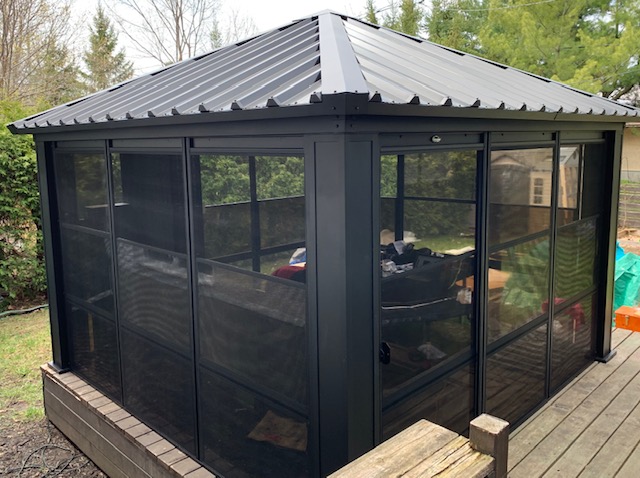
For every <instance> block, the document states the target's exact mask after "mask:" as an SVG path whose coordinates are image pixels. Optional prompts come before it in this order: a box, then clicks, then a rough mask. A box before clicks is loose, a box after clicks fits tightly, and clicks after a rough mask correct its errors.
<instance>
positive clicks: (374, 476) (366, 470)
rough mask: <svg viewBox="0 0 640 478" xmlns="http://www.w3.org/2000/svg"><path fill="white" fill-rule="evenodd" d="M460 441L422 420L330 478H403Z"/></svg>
mask: <svg viewBox="0 0 640 478" xmlns="http://www.w3.org/2000/svg"><path fill="white" fill-rule="evenodd" d="M456 438H458V435H457V434H456V433H454V432H452V431H450V430H447V429H446V428H443V427H440V426H438V425H435V424H433V423H430V422H427V421H426V420H420V421H419V422H416V423H415V424H413V425H412V426H410V427H409V428H407V429H405V430H403V431H402V432H400V433H398V434H397V435H395V436H394V437H393V438H390V439H389V440H387V441H385V442H383V443H381V444H380V445H378V446H377V447H376V448H374V449H373V450H371V451H370V452H369V453H366V454H365V455H363V456H361V457H360V458H358V459H357V460H355V461H353V462H351V463H349V464H348V465H347V466H345V467H344V468H342V469H340V470H338V471H337V472H335V473H333V474H331V475H329V476H330V478H387V477H390V476H402V475H403V474H404V473H406V472H408V471H409V470H411V469H412V468H413V467H415V466H417V465H418V464H419V463H421V462H422V461H423V460H424V459H425V457H429V456H431V455H433V454H435V453H436V452H437V451H438V450H440V449H441V448H443V447H446V446H447V445H448V444H449V443H451V442H452V441H454V440H455V439H456Z"/></svg>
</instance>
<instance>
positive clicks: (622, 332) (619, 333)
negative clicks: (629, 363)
mask: <svg viewBox="0 0 640 478" xmlns="http://www.w3.org/2000/svg"><path fill="white" fill-rule="evenodd" d="M632 333H633V332H632V331H631V330H626V329H619V328H617V327H616V328H615V329H613V330H612V331H611V348H612V349H616V348H618V346H619V345H620V344H621V343H622V342H624V340H625V339H627V338H628V337H629V336H630V335H631V334H632Z"/></svg>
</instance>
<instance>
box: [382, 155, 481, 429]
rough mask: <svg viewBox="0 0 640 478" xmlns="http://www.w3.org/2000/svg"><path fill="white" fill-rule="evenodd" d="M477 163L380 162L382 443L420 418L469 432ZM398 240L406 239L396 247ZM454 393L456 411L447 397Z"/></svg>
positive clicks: (458, 158)
mask: <svg viewBox="0 0 640 478" xmlns="http://www.w3.org/2000/svg"><path fill="white" fill-rule="evenodd" d="M476 158H477V152H476V151H459V152H458V151H443V152H424V153H411V154H405V155H402V154H398V155H393V156H392V155H387V156H383V157H382V158H381V164H380V167H381V183H380V194H381V207H380V217H381V231H380V244H381V264H380V265H381V276H382V277H381V288H380V306H381V307H380V323H381V337H382V341H383V342H384V344H385V346H386V347H388V350H389V357H390V360H389V363H386V364H382V365H381V366H380V375H381V377H380V378H381V386H382V397H383V403H382V407H383V414H382V420H383V430H382V433H383V436H384V437H385V438H387V437H389V436H391V435H394V434H395V433H397V432H398V431H400V430H402V429H403V428H405V427H406V426H408V425H410V424H411V423H413V422H415V421H416V420H417V419H419V418H427V419H429V420H433V421H435V422H436V423H439V424H441V425H444V426H446V427H449V428H452V429H455V430H458V431H461V432H462V431H464V430H466V429H467V427H468V421H469V420H468V418H469V416H470V415H471V413H472V411H473V400H472V399H473V390H474V385H473V380H472V379H471V378H470V376H471V370H472V369H473V367H472V365H471V364H472V362H473V360H474V353H475V351H474V347H473V340H472V337H473V335H474V333H475V332H474V330H475V327H474V320H473V300H474V294H473V291H474V275H475V263H476V262H475V253H474V250H475V221H476V218H475V194H476V187H475V177H476V163H477V159H476ZM403 171H404V174H402V172H403ZM394 182H395V183H394ZM396 195H397V198H393V196H396ZM408 197H410V198H408ZM417 198H420V199H417ZM451 199H456V200H459V201H452V200H451ZM398 219H400V220H398ZM396 238H403V241H399V242H396V243H395V244H394V243H393V242H394V240H395V239H396ZM449 394H451V395H449ZM454 396H455V397H457V398H458V399H459V401H456V404H455V406H453V405H452V402H451V401H448V397H451V399H452V400H455V399H454V398H453V397H454ZM445 402H446V403H448V405H447V406H443V403H445Z"/></svg>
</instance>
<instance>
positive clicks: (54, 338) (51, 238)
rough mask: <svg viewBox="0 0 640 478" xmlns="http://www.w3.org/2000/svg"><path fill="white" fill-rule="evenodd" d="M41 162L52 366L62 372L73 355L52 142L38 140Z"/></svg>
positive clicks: (40, 174)
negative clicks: (62, 289) (64, 292)
mask: <svg viewBox="0 0 640 478" xmlns="http://www.w3.org/2000/svg"><path fill="white" fill-rule="evenodd" d="M36 153H37V161H38V187H39V188H40V214H41V224H42V236H43V242H44V261H45V267H46V273H47V295H48V300H49V322H50V324H51V348H52V351H53V362H51V366H52V367H53V368H54V369H56V370H57V371H59V372H64V371H66V370H68V369H69V367H70V365H71V364H70V357H69V349H68V339H67V327H66V323H65V313H64V300H61V297H60V293H59V292H60V291H59V289H58V285H59V284H62V274H61V271H60V270H59V268H60V264H61V263H62V261H61V260H60V254H61V252H60V233H59V227H58V220H57V218H58V210H57V206H56V204H57V203H56V194H55V190H56V188H55V176H54V172H53V145H52V143H45V142H42V141H36Z"/></svg>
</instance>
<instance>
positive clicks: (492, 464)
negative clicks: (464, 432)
mask: <svg viewBox="0 0 640 478" xmlns="http://www.w3.org/2000/svg"><path fill="white" fill-rule="evenodd" d="M508 447H509V423H507V422H505V421H504V420H500V419H499V418H495V417H492V416H491V415H486V414H485V415H480V416H479V417H477V418H475V419H474V420H472V421H471V424H470V427H469V438H468V439H467V438H465V437H463V436H460V435H458V434H457V433H455V432H452V431H451V430H448V429H446V428H443V427H441V426H439V425H436V424H435V423H431V422H428V421H426V420H420V421H419V422H417V423H415V424H413V425H412V426H410V427H409V428H407V429H405V430H403V431H402V432H400V433H398V434H397V435H395V436H394V437H392V438H390V439H389V440H387V441H385V442H384V443H381V444H380V445H378V446H377V447H376V448H374V449H373V450H371V451H370V452H368V453H366V454H364V455H362V456H361V457H360V458H358V459H356V460H355V461H353V462H351V463H349V464H348V465H347V466H345V467H344V468H341V469H340V470H338V471H336V472H335V473H333V474H331V475H329V478H389V477H403V478H410V477H411V478H414V477H415V478H417V477H424V478H426V477H433V476H447V477H464V478H475V477H477V478H486V477H495V478H505V477H506V476H507V454H508Z"/></svg>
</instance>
